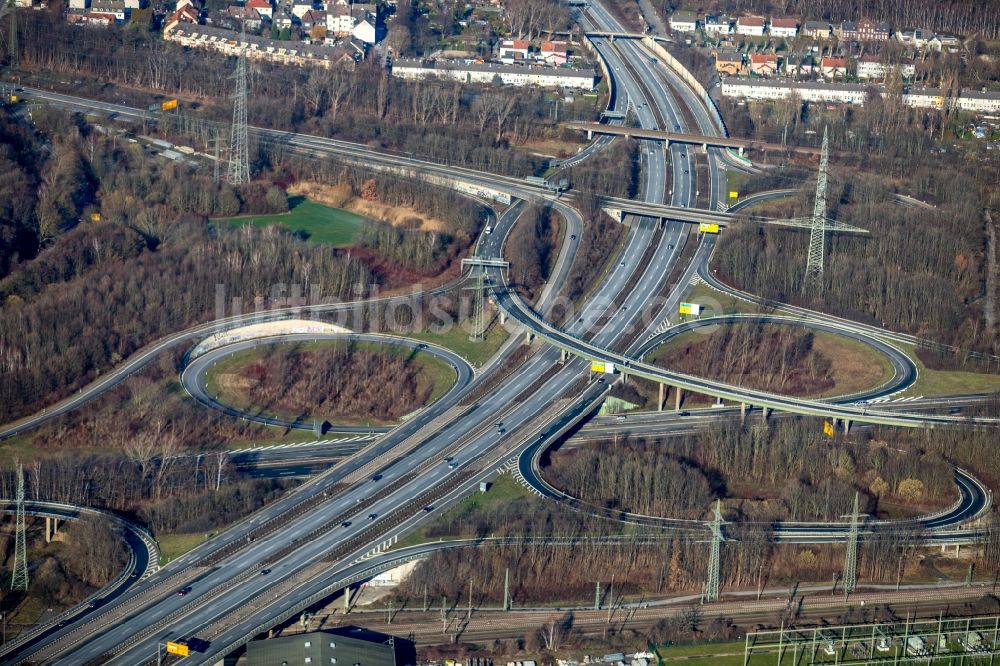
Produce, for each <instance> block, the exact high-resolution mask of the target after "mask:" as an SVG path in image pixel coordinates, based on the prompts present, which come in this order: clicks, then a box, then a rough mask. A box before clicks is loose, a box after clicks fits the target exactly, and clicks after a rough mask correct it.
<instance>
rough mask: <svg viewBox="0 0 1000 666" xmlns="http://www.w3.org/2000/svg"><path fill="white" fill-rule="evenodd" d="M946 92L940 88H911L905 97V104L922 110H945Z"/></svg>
mask: <svg viewBox="0 0 1000 666" xmlns="http://www.w3.org/2000/svg"><path fill="white" fill-rule="evenodd" d="M944 98H945V95H944V92H943V91H942V90H940V89H938V88H910V89H909V90H907V91H906V93H905V94H904V95H903V103H905V104H906V105H908V106H914V107H919V108H922V109H943V108H944Z"/></svg>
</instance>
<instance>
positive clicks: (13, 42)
mask: <svg viewBox="0 0 1000 666" xmlns="http://www.w3.org/2000/svg"><path fill="white" fill-rule="evenodd" d="M7 48H8V50H9V52H10V53H9V54H8V55H9V56H10V60H9V62H8V63H7V64H8V66H10V67H17V5H16V4H15V1H14V0H10V39H9V40H8V41H7Z"/></svg>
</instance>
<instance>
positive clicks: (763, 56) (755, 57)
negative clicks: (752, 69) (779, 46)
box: [750, 53, 778, 63]
mask: <svg viewBox="0 0 1000 666" xmlns="http://www.w3.org/2000/svg"><path fill="white" fill-rule="evenodd" d="M750 62H752V63H763V62H778V56H776V55H775V54H773V53H753V54H751V55H750Z"/></svg>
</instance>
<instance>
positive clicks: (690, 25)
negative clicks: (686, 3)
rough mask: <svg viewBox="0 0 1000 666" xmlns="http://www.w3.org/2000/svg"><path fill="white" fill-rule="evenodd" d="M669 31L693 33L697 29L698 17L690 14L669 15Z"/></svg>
mask: <svg viewBox="0 0 1000 666" xmlns="http://www.w3.org/2000/svg"><path fill="white" fill-rule="evenodd" d="M670 29H671V30H673V31H674V32H694V31H695V30H697V29H698V17H697V16H696V15H695V14H694V13H692V12H674V13H673V14H671V15H670Z"/></svg>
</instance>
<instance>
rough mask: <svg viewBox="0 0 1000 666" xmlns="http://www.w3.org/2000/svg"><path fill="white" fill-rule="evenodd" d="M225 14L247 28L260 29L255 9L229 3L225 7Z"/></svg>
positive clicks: (258, 16) (259, 21) (258, 17)
mask: <svg viewBox="0 0 1000 666" xmlns="http://www.w3.org/2000/svg"><path fill="white" fill-rule="evenodd" d="M225 14H226V16H228V17H229V18H230V19H232V20H234V21H237V22H239V23H242V24H243V25H245V26H246V29H247V30H260V24H261V20H260V14H258V13H257V10H256V9H250V8H249V7H240V6H238V5H230V6H229V7H226V11H225Z"/></svg>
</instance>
